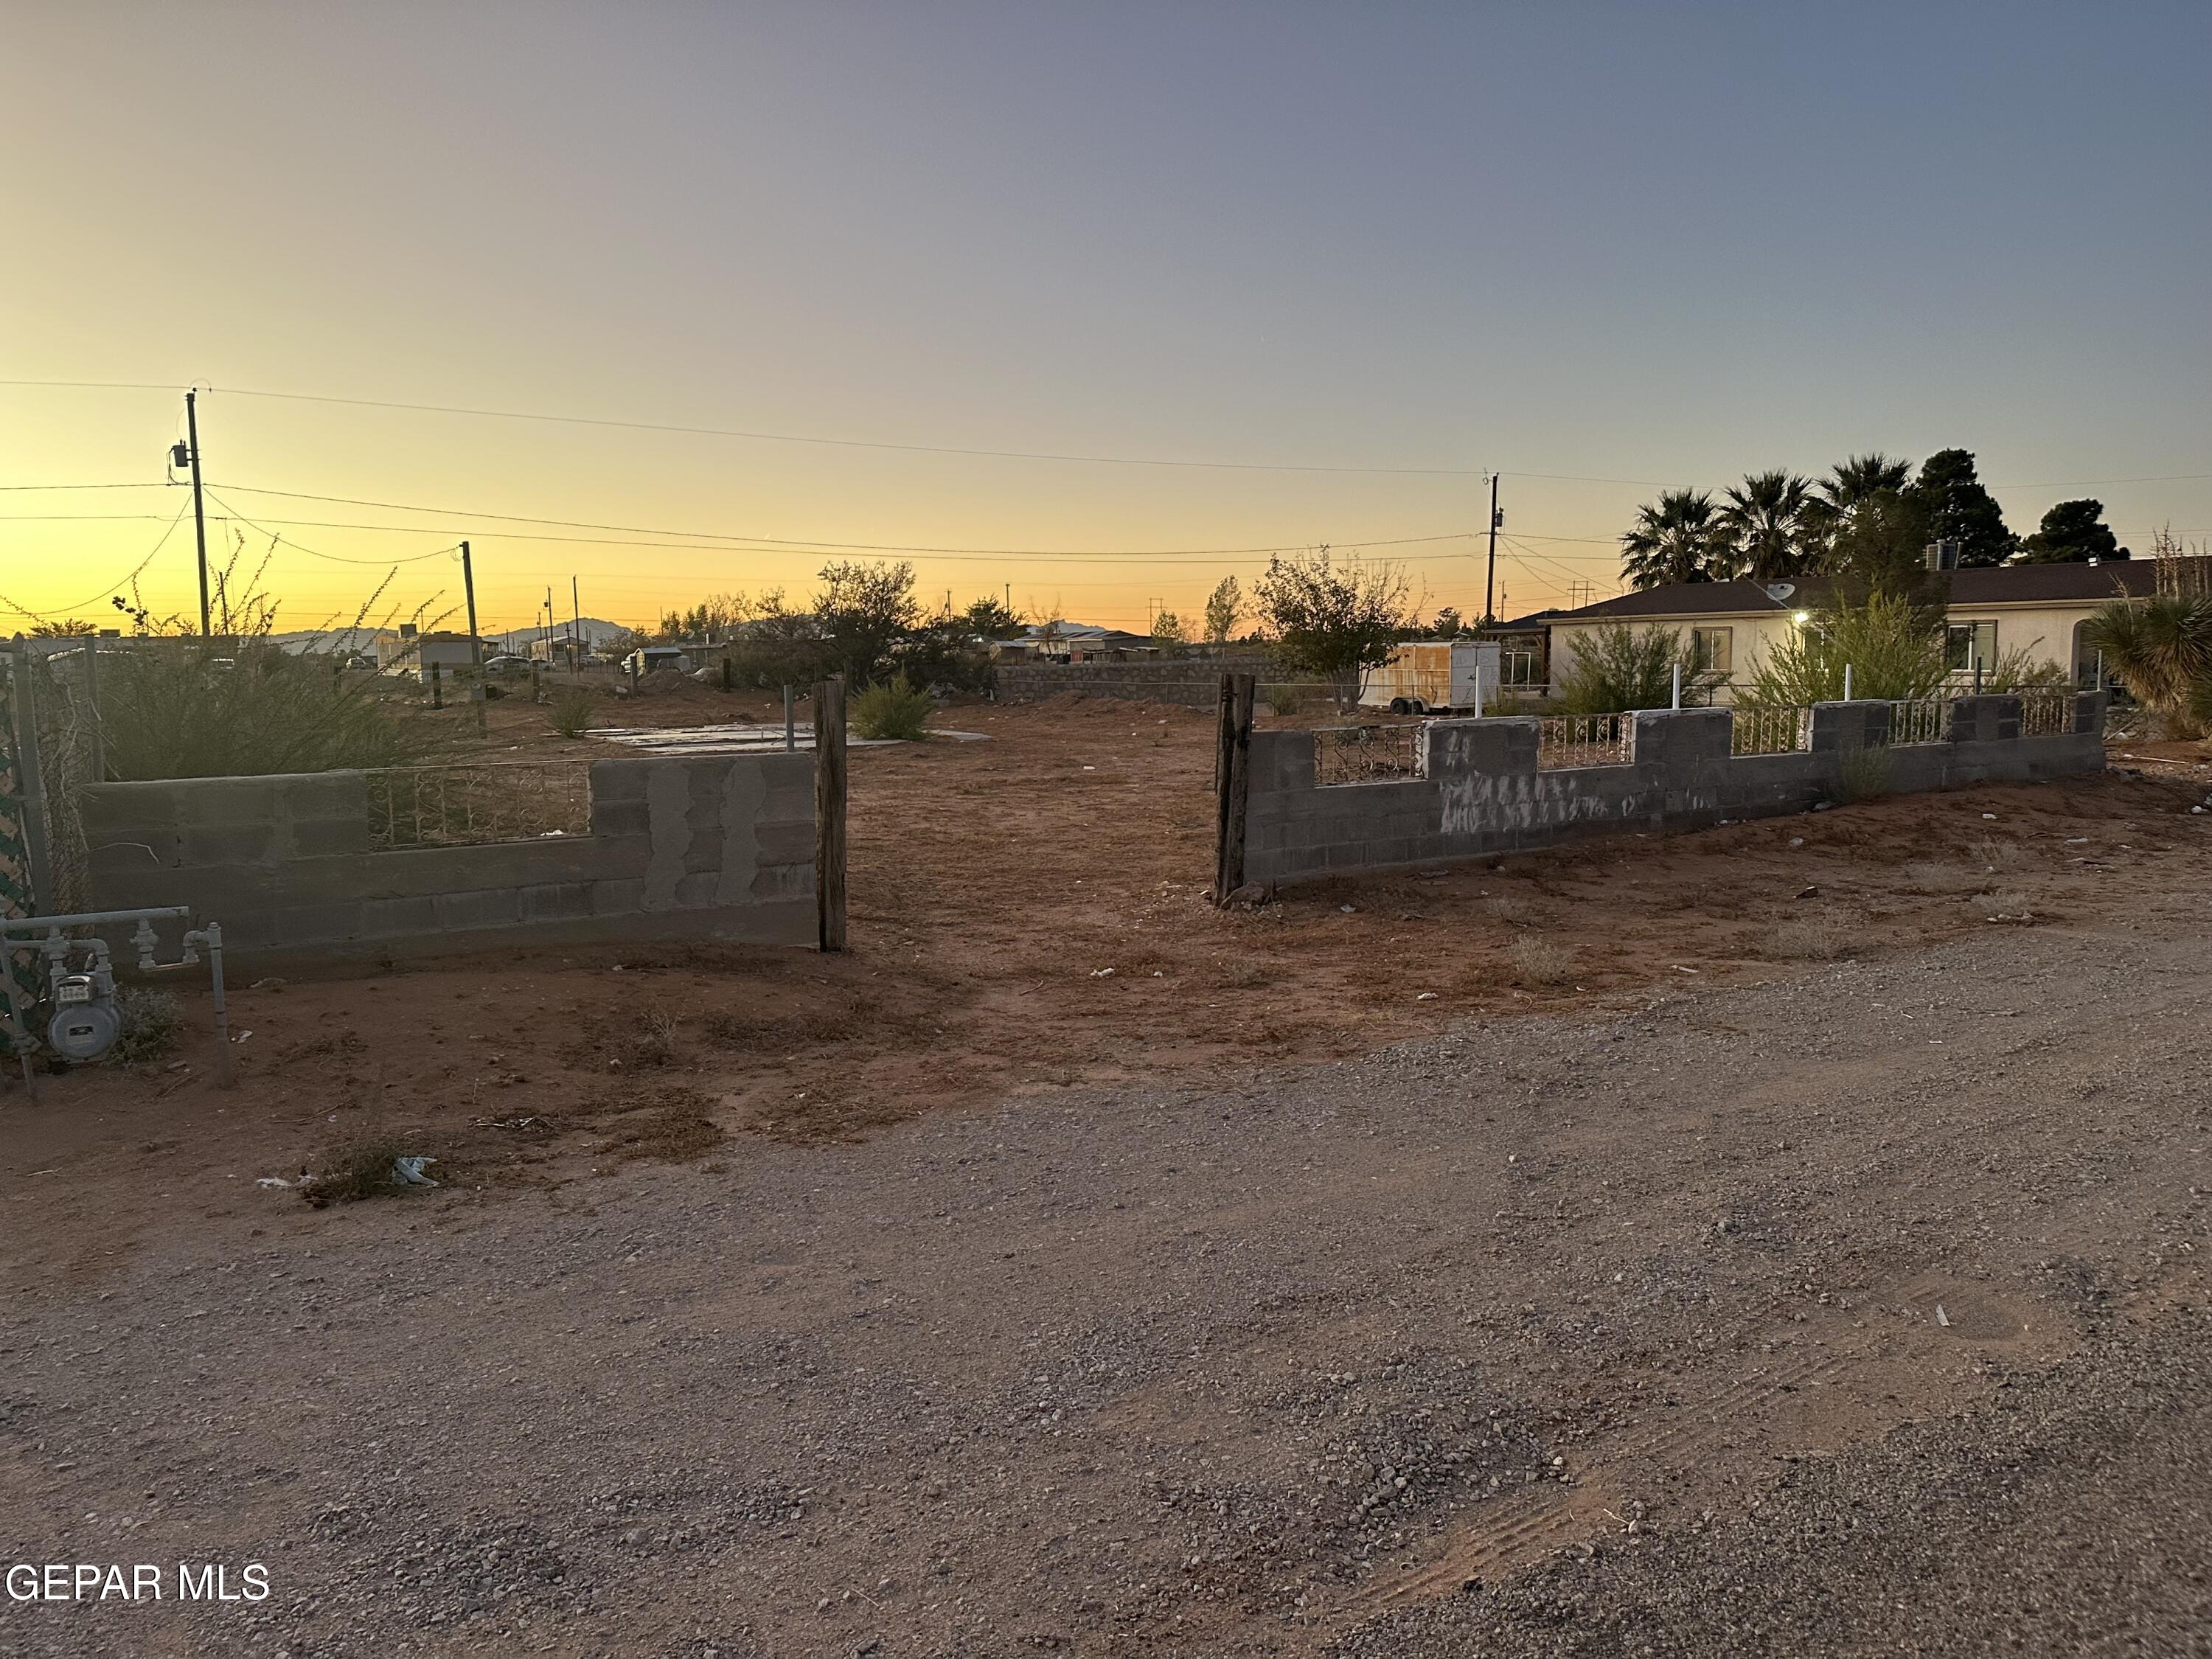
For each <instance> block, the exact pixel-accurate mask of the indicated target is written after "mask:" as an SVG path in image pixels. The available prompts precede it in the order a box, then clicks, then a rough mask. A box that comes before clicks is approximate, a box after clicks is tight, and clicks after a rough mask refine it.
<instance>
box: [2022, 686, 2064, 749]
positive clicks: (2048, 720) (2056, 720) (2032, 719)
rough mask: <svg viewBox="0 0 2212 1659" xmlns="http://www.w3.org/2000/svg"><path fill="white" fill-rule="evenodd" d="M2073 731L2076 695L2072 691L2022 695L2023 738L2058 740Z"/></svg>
mask: <svg viewBox="0 0 2212 1659" xmlns="http://www.w3.org/2000/svg"><path fill="white" fill-rule="evenodd" d="M2073 729H2074V694H2073V693H2072V692H2071V691H2025V692H2022V693H2021V699H2020V734H2021V736H2022V737H2023V738H2056V737H2062V736H2063V735H2064V734H2065V733H2067V732H2071V731H2072V730H2073Z"/></svg>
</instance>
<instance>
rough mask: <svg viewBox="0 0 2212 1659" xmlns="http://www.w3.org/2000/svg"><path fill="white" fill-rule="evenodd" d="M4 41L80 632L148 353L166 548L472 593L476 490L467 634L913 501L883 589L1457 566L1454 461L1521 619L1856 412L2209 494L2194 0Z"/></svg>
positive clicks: (47, 525)
mask: <svg viewBox="0 0 2212 1659" xmlns="http://www.w3.org/2000/svg"><path fill="white" fill-rule="evenodd" d="M7 36H8V49H7V51H6V52H5V54H4V61H3V62H0V94H4V96H0V128H3V129H4V131H5V132H6V135H7V138H8V153H9V166H8V168H7V182H6V184H5V186H4V190H5V192H6V196H5V199H6V202H7V206H8V213H7V233H8V234H7V241H6V246H7V251H8V258H6V261H5V264H4V266H0V341H4V349H3V350H0V378H4V379H5V380H7V381H8V383H7V384H4V385H0V485H4V486H5V489H4V491H0V518H4V520H5V522H4V523H0V605H6V606H8V607H9V608H11V609H12V610H15V611H18V612H19V614H14V615H6V616H0V629H5V630H7V631H13V630H14V629H15V628H18V627H26V626H27V625H28V623H29V621H30V620H31V618H30V617H26V616H24V615H21V614H20V611H23V610H27V611H32V612H52V611H61V610H64V609H66V610H68V611H70V613H71V614H75V615H78V616H85V617H94V616H98V617H101V618H102V619H103V620H107V621H112V619H113V617H112V609H111V608H110V607H109V606H108V603H107V600H108V596H109V595H110V594H111V593H112V592H115V591H117V588H118V584H119V583H121V582H122V580H124V578H125V576H126V575H127V574H128V573H130V572H131V570H132V569H133V568H134V567H137V566H138V565H140V563H141V562H142V561H148V556H149V551H151V550H154V549H155V547H156V544H157V543H158V544H159V550H158V551H157V552H153V554H152V557H151V559H150V561H149V562H145V563H144V568H143V574H142V575H141V577H140V579H139V580H140V581H141V582H142V584H143V592H144V593H145V595H146V596H147V598H148V599H150V600H152V601H153V602H154V603H155V606H156V608H157V609H160V610H176V611H186V610H190V609H192V608H193V607H195V606H196V604H197V600H196V598H195V594H196V585H195V579H194V574H193V558H192V543H191V519H190V513H189V508H188V503H187V502H186V501H185V491H183V490H181V489H170V488H167V487H165V486H164V484H163V479H164V477H165V467H164V462H165V459H166V451H167V447H168V446H169V445H170V444H171V443H172V442H173V441H175V440H176V439H177V438H178V437H179V435H181V422H182V418H183V401H182V392H183V390H184V388H185V386H187V385H193V384H197V385H199V386H204V387H207V388H210V389H209V390H207V391H206V392H204V394H203V395H202V398H201V421H202V434H201V435H202V442H203V447H204V453H205V457H206V462H207V468H208V476H209V479H210V486H211V488H212V489H213V491H214V495H215V497H216V500H215V501H212V502H211V503H210V510H211V511H213V512H216V513H220V514H222V522H220V523H219V524H218V525H217V526H213V527H212V533H211V540H227V538H228V535H229V533H230V531H231V529H232V527H233V526H235V527H236V529H237V530H238V531H240V532H242V533H243V534H244V535H245V536H246V542H247V547H248V550H249V551H248V557H249V560H250V561H251V562H253V563H256V564H258V562H260V560H261V559H262V557H263V556H264V554H265V553H267V552H268V550H269V548H270V536H271V535H272V534H273V535H275V536H276V537H278V538H281V539H280V540H279V541H278V543H277V544H276V550H275V552H274V554H273V556H270V560H269V562H268V565H267V568H266V573H265V574H264V578H263V580H264V586H267V587H268V588H269V589H270V590H271V591H272V592H276V593H277V594H279V595H280V596H281V599H282V601H283V615H284V617H285V618H286V620H287V622H288V623H290V624H291V625H295V626H307V625H311V624H313V623H319V622H321V621H323V620H325V618H328V617H333V616H338V615H346V614H350V613H351V612H352V611H355V610H356V609H358V608H359V606H360V605H362V603H363V602H364V601H365V600H366V599H368V595H369V594H370V593H371V592H374V590H375V589H376V588H377V586H378V584H379V582H380V581H381V580H383V579H384V576H385V574H386V568H387V566H388V565H389V563H390V562H392V561H398V560H406V561H409V562H404V563H399V564H398V566H397V574H394V575H393V576H392V580H391V583H390V585H389V586H388V587H387V588H386V592H385V597H384V599H382V601H381V602H380V605H381V610H382V611H390V610H392V609H393V608H394V607H397V608H398V610H400V611H409V610H411V609H413V608H414V607H416V605H428V606H430V608H431V609H432V610H433V611H438V610H443V609H447V608H450V607H456V606H458V605H459V598H460V572H459V566H458V565H457V564H456V563H455V562H453V559H452V558H450V557H449V556H447V555H446V551H445V550H447V549H449V548H451V547H452V546H453V544H454V543H455V542H457V541H458V540H459V539H460V538H462V537H467V538H470V540H471V543H472V544H473V547H474V550H475V556H476V560H477V592H478V599H479V603H480V606H481V609H482V613H483V621H484V624H485V626H486V627H487V628H488V629H489V628H499V627H507V626H516V625H521V624H526V623H529V622H530V621H531V620H532V617H533V615H534V614H535V611H536V608H537V606H538V602H539V601H540V599H542V598H543V596H544V589H545V588H546V587H547V586H549V585H550V586H552V587H554V588H555V590H556V600H557V602H558V608H559V609H560V611H562V613H563V614H566V611H567V610H568V591H569V589H568V584H569V580H570V577H571V575H572V574H573V575H574V576H575V577H576V578H577V580H579V582H580V586H581V590H582V601H583V609H584V611H585V612H586V614H589V615H597V616H601V617H610V618H613V619H615V620H617V621H624V622H636V621H642V620H645V619H647V618H649V617H652V616H653V615H655V614H657V613H658V611H659V610H660V609H661V608H663V607H665V606H669V605H678V604H682V603H684V602H686V601H688V600H690V599H696V598H698V597H699V596H701V595H702V594H704V593H707V592H716V591H722V590H727V589H732V588H746V589H757V588H759V587H761V586H775V585H781V586H786V587H787V588H789V589H791V590H793V592H794V593H798V592H804V591H805V589H806V588H807V587H808V586H810V583H811V576H812V573H813V571H814V570H815V568H817V566H818V565H819V564H820V563H821V562H822V560H823V558H824V557H826V556H842V555H843V554H844V553H847V552H850V553H851V554H853V555H854V556H872V553H871V551H870V548H871V545H874V546H880V547H883V548H884V549H887V550H888V549H903V548H927V549H939V550H954V551H950V552H939V551H932V552H926V553H920V552H918V553H915V554H912V555H910V556H912V557H913V558H914V559H915V564H916V566H917V568H918V570H919V573H920V585H921V589H922V591H923V592H924V593H925V594H926V595H927V597H928V598H929V599H931V600H932V601H933V602H935V601H937V600H939V599H943V598H945V596H946V594H947V593H948V592H949V593H950V595H951V598H952V599H953V600H955V601H956V602H957V603H961V604H964V603H966V602H967V601H968V600H969V599H970V598H972V597H974V596H975V595H976V594H979V593H983V592H989V593H1004V592H1008V591H1009V590H1010V591H1011V592H1012V597H1013V599H1014V602H1015V604H1016V605H1018V606H1019V607H1022V608H1024V609H1025V610H1030V611H1035V612H1042V613H1050V612H1054V611H1057V612H1058V613H1060V614H1064V615H1066V616H1067V617H1073V618H1079V619H1081V620H1085V621H1095V622H1101V623H1114V624H1120V625H1122V626H1129V627H1136V628H1142V627H1145V626H1146V624H1147V619H1148V617H1149V614H1150V612H1151V611H1152V609H1154V608H1157V606H1158V605H1162V604H1164V605H1165V606H1166V607H1168V608H1170V609H1172V610H1176V611H1179V612H1182V613H1183V614H1185V615H1187V616H1188V615H1192V614H1194V612H1196V611H1197V610H1198V609H1199V607H1200V605H1201V604H1202V602H1203V599H1204V595H1205V593H1206V591H1207V590H1208V589H1209V588H1210V587H1211V586H1212V585H1213V583H1214V582H1215V581H1216V580H1218V579H1219V577H1220V576H1221V575H1223V574H1228V573H1231V572H1235V573H1237V574H1240V575H1243V576H1244V577H1245V578H1247V579H1248V580H1249V577H1250V576H1251V575H1252V574H1254V573H1255V571H1256V570H1257V569H1258V568H1261V566H1262V565H1264V563H1265V561H1266V554H1265V552H1264V551H1236V552H1228V551H1220V550H1255V549H1267V548H1270V547H1296V546H1301V545H1309V544H1316V543H1321V542H1328V543H1331V544H1334V545H1336V546H1339V547H1346V546H1350V545H1354V544H1386V543H1395V544H1397V545H1393V546H1383V545H1376V546H1373V547H1372V548H1371V550H1370V554H1369V556H1371V557H1378V558H1379V557H1386V556H1394V557H1401V558H1404V559H1405V560H1406V561H1407V571H1408V574H1410V575H1411V576H1412V577H1413V579H1414V581H1415V583H1416V585H1417V586H1420V587H1422V588H1424V589H1425V593H1426V597H1427V602H1428V605H1429V607H1430V608H1431V609H1433V608H1434V606H1436V605H1442V604H1452V605H1458V606H1459V607H1461V608H1462V610H1464V611H1479V610H1480V606H1481V604H1482V580H1483V573H1482V564H1481V559H1480V541H1479V539H1477V538H1476V536H1475V532H1478V531H1479V530H1480V526H1481V524H1482V522H1483V509H1484V502H1485V491H1486V485H1485V483H1484V482H1483V479H1482V477H1481V474H1482V473H1483V471H1485V470H1486V469H1492V468H1495V469H1498V470H1499V471H1502V472H1503V473H1504V484H1503V498H1504V508H1505V512H1506V515H1507V516H1506V536H1507V538H1509V539H1508V540H1507V541H1506V542H1505V543H1504V544H1502V548H1501V550H1502V554H1503V556H1502V558H1501V561H1500V582H1501V585H1502V586H1503V588H1504V595H1505V597H1504V603H1503V605H1502V606H1501V608H1502V609H1504V610H1505V611H1509V612H1514V613H1517V612H1521V611H1528V610H1532V609H1535V608H1538V607H1540V606H1542V605H1554V604H1561V603H1565V602H1567V601H1568V600H1569V599H1570V598H1571V584H1573V583H1574V582H1576V581H1577V580H1579V581H1582V582H1585V583H1588V584H1589V585H1591V587H1592V589H1593V591H1594V595H1595V597H1603V596H1604V595H1606V594H1607V593H1609V592H1613V589H1614V585H1615V580H1616V574H1617V568H1618V565H1617V560H1616V557H1615V556H1614V553H1613V538H1615V537H1616V536H1617V535H1618V534H1619V532H1620V530H1621V528H1622V527H1623V526H1624V525H1625V523H1626V520H1627V519H1628V517H1629V515H1630V514H1631V513H1632V511H1633V509H1634V507H1635V506H1636V505H1637V503H1638V501H1642V500H1644V499H1646V498H1648V497H1649V496H1650V495H1651V494H1652V493H1654V489H1655V487H1656V486H1657V485H1661V484H1667V485H1674V484H1696V485H1701V486H1705V487H1717V486H1720V485H1722V484H1724V483H1729V482H1732V481H1734V480H1735V479H1736V478H1739V477H1741V475H1742V474H1743V473H1744V472H1745V471H1749V470H1755V469H1759V468H1764V467H1769V466H1776V465H1786V466H1790V467H1794V468H1797V469H1800V470H1802V471H1808V472H1811V471H1820V470H1822V469H1824V468H1825V467H1826V466H1827V465H1829V464H1830V463H1832V461H1834V460H1836V459H1840V458H1841V457H1842V456H1843V455H1844V454H1845V453H1848V452H1851V451H1855V450H1865V449H1870V448H1881V449H1884V450H1887V451H1890V452H1893V453H1898V454H1902V455H1906V456H1910V457H1912V458H1914V459H1917V458H1918V457H1920V456H1922V455H1923V454H1925V453H1927V452H1928V451H1929V450H1930V449H1933V448H1936V447H1946V446H1951V445H1958V446H1962V447H1966V448H1969V449H1972V450H1974V451H1976V452H1977V453H1978V454H1979V456H1980V458H1981V465H1982V471H1983V476H1984V477H1985V478H1987V479H1989V480H1990V481H1991V482H1992V483H1994V484H1996V485H2000V486H2002V489H2000V491H1999V495H2000V499H2001V500H2002V502H2003V504H2004V506H2005V507H2006V509H2007V512H2008V515H2009V517H2010V520H2011V523H2012V525H2013V527H2014V528H2015V529H2016V530H2022V531H2025V530H2029V529H2033V526H2034V524H2035V521H2036V519H2037V518H2038V516H2039V514H2040V513H2041V512H2042V511H2043V509H2044V508H2045V507H2047V506H2049V505H2050V504H2051V502H2052V501H2057V500H2059V499H2061V498H2063V497H2066V496H2072V495H2097V496H2100V497H2101V498H2102V499H2103V500H2104V501H2106V504H2107V507H2108V517H2109V519H2110V520H2111V521H2112V524H2113V526H2114V527H2115V528H2116V529H2117V530H2118V532H2119V534H2120V537H2121V539H2122V540H2123V541H2125V542H2129V543H2130V544H2133V545H2134V546H2135V547H2136V549H2137V550H2142V547H2143V546H2144V544H2146V542H2147V541H2148V537H2149V534H2150V532H2151V530H2152V528H2153V527H2154V526H2158V525H2160V524H2163V523H2169V522H2170V523H2171V524H2172V526H2173V528H2174V529H2175V530H2176V531H2177V532H2180V533H2183V534H2185V536H2187V537H2188V538H2191V539H2192V540H2193V539H2197V538H2204V537H2207V536H2212V402H2208V399H2207V398H2206V395H2205V387H2206V382H2207V369H2208V368H2212V362H2208V359H2212V279H2208V276H2207V274H2206V273H2207V271H2208V270H2212V215H2208V213H2207V211H2206V200H2205V193H2206V184H2205V180H2206V178H2207V174H2208V167H2212V116H2208V113H2207V110H2208V105H2212V100H2208V99H2207V97H2206V95H2205V93H2204V90H2203V71H2204V69H2205V66H2206V64H2208V63H2212V6H2207V5H2205V4H2203V0H2192V3H2185V4H2175V5H2172V6H2160V5H2148V4H2142V5H2138V4H2115V5H2100V6H2084V5H2053V6H2039V5H2034V4H2030V3H2025V0H2022V3H2005V4H1990V5H1985V6H1965V5H1960V6H1950V5H1940V4H1938V5H1925V4H1910V5H1896V6H1884V5H1880V4H1873V3H1862V4H1858V5H1855V6H1852V7H1849V8H1837V7H1811V6H1804V5H1798V4H1790V3H1772V4H1769V5H1765V6H1741V7H1721V6H1690V5H1681V6H1668V7H1653V6H1645V5H1622V6H1600V5H1578V4H1571V3H1561V4H1545V5H1536V4H1530V5H1513V6H1502V5H1501V6H1481V5H1474V4H1461V5H1436V6H1390V5H1364V4H1362V5H1352V4H1340V5H1337V6H1333V7H1332V6H1322V5H1297V4H1279V3H1276V4H1264V5H1262V4H1255V5H1232V4H1190V3H1170V4H1161V5H1146V4H1141V3H1131V0H1115V3H1111V4H1097V5H1091V6H1075V5H1047V6H1039V5H1035V4H1006V5H969V4H951V3H943V4H935V3H923V0H908V3H899V4H884V5H864V4H841V3H826V0H815V3H809V4H794V5H738V4H724V5H714V6H705V5H677V4H647V5H629V6H622V7H617V6H612V5H598V6H585V5H578V4H557V3H544V0H536V3H528V4H501V3H491V0H477V3H472V4H470V5H467V6H465V7H453V8H448V7H436V6H431V5H427V4H418V3H392V4H379V5H374V6H371V5H354V6H337V5H330V4H309V5H300V6H283V7H280V6H276V5H273V4H272V5H265V6H255V5H239V4H223V3H210V4H203V5H194V6H186V7H179V6H155V5H153V4H151V3H147V4H141V5H115V4H102V3H98V0H89V3H77V4H69V5H64V4H60V3H39V0H19V3H16V4H14V5H11V6H10V7H9V15H8V23H7ZM26 381H41V382H73V383H79V384H74V385H70V386H56V385H26V384H21V382H26ZM82 383H106V384H98V385H88V384H82ZM271 392H282V393H295V394H307V395H308V397H309V398H330V399H338V400H358V401H352V402H347V401H331V402H324V401H311V400H302V399H299V398H276V397H269V396H258V395H249V394H251V393H271ZM370 404H410V405H438V406H442V407H444V408H447V409H471V410H501V411H513V412H516V413H520V414H527V415H532V416H554V417H562V418H557V419H514V418H505V417H495V416H482V415H471V414H457V413H441V412H433V411H432V410H428V409H425V408H420V407H417V408H392V407H371V406H368V405H370ZM592 422H602V423H599V424H594V423H592ZM623 423H635V424H623ZM653 428H659V429H653ZM666 428H714V429H716V430H714V431H713V432H708V431H696V430H694V431H676V430H670V429H666ZM738 433H747V434H755V435H756V436H738V435H733V434H738ZM764 435H780V436H777V437H770V436H764ZM790 440H809V441H790ZM817 440H834V441H817ZM870 446H881V447H870ZM951 451H991V452H1027V453H1029V454H1031V455H1036V454H1047V455H1055V456H1079V457H1091V458H1107V459H1026V458H1024V457H1022V456H1017V455H1014V454H1010V453H993V454H982V453H947V452H951ZM1150 462H1176V463H1209V464H1231V465H1150V464H1140V463H1150ZM1362 469H1365V470H1362ZM1541 475H1553V476H1541ZM61 485H131V486H143V487H138V488H124V489H90V488H85V489H59V488H56V486H61ZM279 492H292V493H290V494H283V493H279ZM316 498H337V499H316ZM180 510H181V511H183V513H184V517H183V520H182V522H181V523H179V524H177V525H176V526H174V528H173V531H170V533H168V535H167V540H166V541H163V540H162V539H161V538H162V537H163V534H164V532H165V530H170V526H171V523H172V520H173V519H175V518H176V516H177V515H178V514H179V512H180ZM496 514H507V515H516V516H518V517H521V518H527V519H536V520H553V521H559V522H549V523H544V524H537V525H532V524H521V523H516V522H513V520H511V519H510V520H501V519H499V518H496V517H494V516H491V515H496ZM246 519H250V520H252V521H253V522H252V526H248V525H247V524H246V523H244V522H242V520H246ZM599 526H611V528H606V527H599ZM667 532H713V533H714V534H715V535H718V536H720V537H723V538H729V539H725V540H722V541H720V542H707V541H703V540H701V539H698V538H686V537H684V536H680V535H673V534H670V533H667ZM1450 537H1458V538H1461V539H1431V538H1450ZM736 538H754V539H752V540H750V541H742V540H738V539H736ZM832 544H836V545H832ZM309 550H313V551H312V552H311V551H309ZM883 556H890V557H896V556H908V555H902V554H900V553H897V552H893V551H886V552H885V553H884V555H883ZM344 561H359V562H344ZM380 614H381V612H380Z"/></svg>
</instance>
